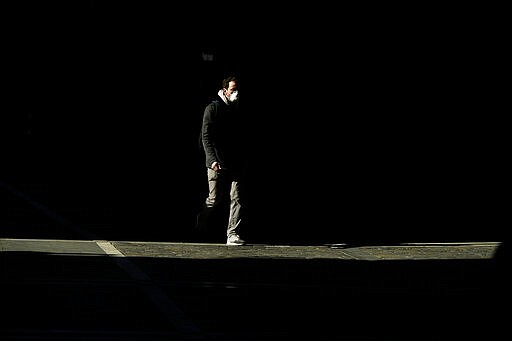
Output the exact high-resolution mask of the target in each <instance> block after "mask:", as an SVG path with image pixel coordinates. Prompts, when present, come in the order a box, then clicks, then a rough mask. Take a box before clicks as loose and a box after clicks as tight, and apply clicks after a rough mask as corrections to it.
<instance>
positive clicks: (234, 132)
mask: <svg viewBox="0 0 512 341" xmlns="http://www.w3.org/2000/svg"><path fill="white" fill-rule="evenodd" d="M245 121H246V118H245V117H244V116H243V112H242V111H241V110H240V105H239V104H238V103H235V104H230V105H227V104H226V103H224V101H222V99H220V98H219V99H215V100H213V101H212V102H211V103H210V104H208V105H207V106H206V108H205V110H204V113H203V122H202V127H201V143H202V146H203V149H204V152H205V161H206V167H208V168H210V167H211V165H212V163H213V162H215V161H217V162H219V163H220V165H221V167H222V168H224V169H240V168H241V167H244V166H245V164H246V154H247V142H246V141H247V140H246V136H247V130H246V128H247V127H246V124H245Z"/></svg>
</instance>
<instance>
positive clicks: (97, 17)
mask: <svg viewBox="0 0 512 341" xmlns="http://www.w3.org/2000/svg"><path fill="white" fill-rule="evenodd" d="M58 3H59V4H60V5H57V4H54V5H46V4H45V5H43V4H38V5H34V7H33V8H32V9H33V10H34V11H22V12H18V13H20V14H22V18H23V20H21V21H19V22H17V23H16V27H17V28H19V29H17V30H16V34H13V35H12V36H10V37H9V39H8V42H7V45H6V51H9V53H8V54H7V56H6V57H7V59H8V65H9V71H8V75H7V78H6V79H7V82H8V84H10V86H9V87H8V88H9V89H8V94H7V96H6V97H7V98H8V100H7V101H6V102H5V103H4V108H5V112H6V114H5V115H2V122H4V121H3V120H5V123H1V124H0V126H1V128H0V129H2V136H5V137H6V141H8V143H6V144H5V146H9V147H8V148H7V149H8V150H7V151H6V153H5V158H4V162H3V164H4V165H5V167H3V168H2V171H3V174H2V177H3V179H4V180H5V181H6V182H8V183H11V184H13V185H16V184H23V183H41V184H46V185H48V187H47V188H48V190H47V192H46V193H39V194H34V193H32V194H34V195H35V198H36V199H38V198H40V199H41V202H42V203H43V204H46V205H47V206H50V207H55V208H56V209H57V208H59V207H63V206H70V207H82V208H87V210H88V211H89V212H90V213H89V215H88V216H87V215H85V216H84V215H82V216H80V215H78V216H77V215H70V217H71V218H72V220H74V221H75V222H76V223H77V224H80V223H81V222H94V221H100V220H101V221H102V222H104V223H105V225H107V227H105V229H104V230H99V231H98V234H99V235H101V236H104V237H105V238H106V239H113V240H116V239H117V240H119V239H131V240H155V241H179V240H188V239H190V236H191V234H192V229H193V227H194V225H195V221H196V214H197V213H198V210H199V209H200V206H201V203H202V200H203V198H204V191H205V186H206V182H205V177H204V165H203V162H202V154H201V153H200V151H199V150H198V148H197V147H198V146H197V142H198V141H197V137H198V133H199V129H200V121H201V115H202V112H203V109H204V105H205V104H206V103H208V101H209V100H210V99H211V97H212V96H215V93H216V91H217V87H218V81H219V80H220V78H222V77H223V76H224V75H226V74H228V73H236V74H239V75H240V78H241V81H242V86H243V89H244V95H243V96H244V101H246V103H247V107H248V108H249V113H248V114H249V115H250V116H251V119H252V121H251V123H252V124H251V129H250V131H248V132H247V134H248V135H250V136H251V139H252V141H253V143H252V146H251V150H249V151H248V153H250V155H251V157H250V159H251V170H250V184H249V187H250V188H249V203H248V212H249V213H248V222H249V224H250V227H249V228H248V231H247V234H248V235H249V236H250V238H251V239H252V241H253V242H268V243H299V244H308V243H309V244H316V243H341V242H347V241H348V242H363V243H364V242H373V241H377V242H379V241H381V242H384V241H385V242H388V241H389V242H394V241H474V240H480V241H482V240H489V241H500V240H502V239H503V230H504V225H503V221H506V219H503V212H504V209H505V205H504V203H503V201H502V200H501V199H500V198H501V197H503V195H505V194H504V193H502V192H503V190H502V188H503V179H505V176H504V169H505V167H504V158H503V157H502V155H506V152H503V149H504V147H503V146H505V145H508V144H507V143H505V142H506V141H505V139H506V138H505V136H507V135H506V133H505V132H504V127H506V125H505V124H503V122H501V117H503V115H501V114H500V113H501V111H500V110H499V108H498V106H497V102H496V101H495V99H494V98H495V94H496V93H497V92H495V91H493V90H492V87H489V85H488V84H495V83H496V82H495V75H499V74H501V70H500V67H499V61H500V60H499V57H500V56H502V55H503V54H502V53H501V52H502V51H501V46H502V44H501V43H499V39H498V36H497V35H495V34H494V33H492V34H489V35H485V34H483V33H482V31H480V30H476V29H474V28H472V27H468V26H466V25H463V26H461V27H467V28H468V29H467V31H464V32H460V31H459V30H458V29H457V27H459V26H458V25H456V24H455V23H454V22H453V21H452V20H446V18H444V19H442V20H440V21H439V22H438V26H436V29H433V28H432V29H427V28H428V27H431V25H430V24H425V25H423V24H424V23H425V21H422V20H425V18H416V19H417V20H408V19H405V18H404V19H403V20H398V21H396V22H393V23H392V22H391V20H390V21H389V22H388V21H387V20H385V19H384V17H385V16H383V17H380V16H376V17H374V16H372V15H370V13H368V12H367V11H364V13H365V15H364V16H363V17H359V16H357V15H355V16H354V17H353V18H352V20H347V21H343V24H339V18H335V17H332V15H327V14H328V13H323V12H322V11H323V10H325V9H323V10H322V11H320V12H321V13H319V12H316V11H312V12H311V11H310V10H309V9H306V8H301V7H300V6H299V8H297V9H296V10H297V12H295V13H296V14H299V13H303V14H305V15H306V18H314V17H315V15H321V18H323V20H322V24H321V25H320V26H314V25H305V22H304V21H303V20H301V19H299V18H300V16H299V15H295V16H293V17H291V16H290V15H289V13H288V12H287V11H286V10H285V11H283V10H278V9H276V10H275V11H273V12H272V13H266V14H265V15H263V17H262V18H265V19H264V20H263V21H264V22H265V25H264V27H262V25H261V23H260V22H256V23H255V22H254V20H250V18H252V15H253V14H254V12H252V11H251V13H250V14H251V15H249V13H247V12H245V11H243V12H242V13H238V14H237V16H236V18H237V20H236V25H235V27H236V30H234V31H236V32H233V36H231V38H232V40H230V41H224V39H221V38H220V34H221V33H219V32H221V31H222V28H223V27H222V23H221V22H218V21H217V18H218V17H217V16H216V15H215V13H218V12H216V11H212V12H210V11H208V10H206V8H205V9H204V11H199V10H192V9H191V8H190V7H189V6H185V7H188V8H185V9H182V10H180V11H175V8H174V5H162V7H160V9H162V11H163V12H162V13H171V12H172V13H173V14H172V15H171V18H170V17H168V16H163V17H162V16H159V15H156V13H157V12H159V10H158V7H159V6H152V5H148V4H146V5H142V4H141V3H138V2H128V3H118V4H114V3H110V4H103V3H100V2H98V1H94V2H79V3H77V4H75V5H70V4H68V5H67V6H66V5H65V4H64V2H58ZM61 5H62V8H61V11H57V10H56V8H57V7H59V6H61ZM30 6H32V5H27V8H30ZM211 7H213V8H212V10H213V9H214V7H215V6H213V5H212V6H211ZM45 9H46V10H45ZM123 9H124V10H127V11H128V12H129V13H130V14H131V15H126V16H121V15H117V14H116V13H117V11H118V10H123ZM166 10H167V11H166ZM254 11H256V12H258V11H257V9H254ZM29 12H30V13H29ZM263 12H266V11H263ZM327 12H328V11H327ZM62 13H66V15H61V14H62ZM70 13H71V14H72V15H71V14H70ZM334 13H337V11H334ZM443 13H444V11H443ZM29 14H30V15H29ZM43 14H47V15H43ZM68 14H70V15H68ZM261 14H263V13H261ZM178 17H179V18H180V19H183V20H185V19H184V18H188V19H190V21H187V23H188V26H187V28H186V29H184V28H183V26H182V25H180V24H178V21H179V20H175V19H176V18H178ZM283 18H286V19H287V20H286V24H285V23H283V21H282V19H283ZM411 21H412V22H411ZM427 22H428V23H430V21H427ZM255 27H257V29H254V28H255ZM489 29H490V28H489ZM319 36H322V37H324V38H323V39H324V40H322V41H325V43H323V42H321V41H320V40H318V38H317V37H319ZM114 208H115V209H114ZM64 214H65V215H66V214H70V213H64ZM223 237H224V236H222V237H220V236H219V237H218V238H223ZM214 238H217V237H214Z"/></svg>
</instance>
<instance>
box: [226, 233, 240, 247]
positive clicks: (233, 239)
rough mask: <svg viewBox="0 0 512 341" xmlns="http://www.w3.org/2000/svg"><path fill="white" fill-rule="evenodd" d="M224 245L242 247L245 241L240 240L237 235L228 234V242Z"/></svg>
mask: <svg viewBox="0 0 512 341" xmlns="http://www.w3.org/2000/svg"><path fill="white" fill-rule="evenodd" d="M226 244H227V245H244V244H245V240H243V239H242V238H240V236H239V235H237V234H230V235H229V236H228V240H227V242H226Z"/></svg>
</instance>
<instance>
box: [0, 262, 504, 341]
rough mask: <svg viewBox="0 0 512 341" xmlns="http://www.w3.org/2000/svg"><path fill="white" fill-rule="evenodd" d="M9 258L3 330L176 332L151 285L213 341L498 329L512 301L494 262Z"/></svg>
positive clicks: (399, 336)
mask: <svg viewBox="0 0 512 341" xmlns="http://www.w3.org/2000/svg"><path fill="white" fill-rule="evenodd" d="M0 257H1V262H0V264H2V289H3V290H4V292H5V293H8V294H7V295H5V300H4V301H3V305H2V307H3V310H4V311H5V312H6V314H5V316H4V324H3V327H2V334H3V336H16V335H18V336H19V335H21V334H23V333H30V332H34V333H35V334H36V335H51V334H52V333H54V332H55V331H58V330H68V331H73V330H79V331H83V332H84V333H96V334H95V335H97V337H101V336H102V335H103V336H104V335H107V334H108V335H116V333H121V334H122V333H129V332H132V333H141V334H140V335H142V336H141V337H146V340H153V339H155V340H159V339H160V337H163V335H164V334H165V333H173V332H175V331H176V330H173V328H172V326H171V325H170V324H169V323H168V322H165V319H164V317H163V316H162V315H161V314H160V313H159V312H158V311H157V309H156V307H155V306H152V304H151V302H148V300H147V297H145V296H144V293H143V292H142V291H141V290H140V288H141V286H143V285H155V286H158V287H160V288H163V290H164V291H165V292H166V293H167V295H168V296H169V298H170V299H171V300H172V301H173V302H174V304H176V306H177V307H178V308H179V309H180V310H181V311H183V312H184V314H185V316H186V317H187V318H188V319H190V320H191V321H192V322H193V323H194V324H196V325H197V326H199V327H200V328H201V330H202V332H203V333H204V334H205V335H209V338H206V339H207V340H210V339H211V340H232V339H233V340H234V339H236V338H237V337H241V338H243V339H251V336H255V337H256V336H261V335H265V337H266V339H269V340H277V339H279V338H282V337H283V335H287V336H293V337H295V336H308V337H311V338H315V339H317V340H333V339H335V340H339V339H343V340H377V339H378V340H454V339H462V338H464V339H466V338H468V337H469V338H470V339H477V338H478V337H483V336H485V337H497V336H498V335H502V334H501V332H503V331H504V330H505V329H504V322H505V321H504V320H505V314H504V309H505V310H506V306H507V304H508V302H509V301H508V299H509V298H508V295H509V294H508V293H507V290H506V287H505V286H504V283H503V282H502V281H501V280H502V278H501V276H502V273H500V272H497V271H496V268H495V267H494V263H493V262H492V261H491V260H436V261H379V262H364V261H352V260H334V259H309V260H305V259H269V258H230V259H184V258H179V259H178V258H161V257H159V258H146V257H143V258H139V257H130V258H128V260H129V261H130V262H132V263H134V264H135V265H136V266H138V267H139V268H140V269H142V270H143V271H144V272H145V273H146V274H148V275H149V276H150V278H151V282H150V283H144V282H137V281H133V280H130V279H129V278H128V276H127V274H125V273H123V272H122V271H121V270H120V268H118V267H117V266H116V265H115V264H114V262H112V258H109V257H106V256H97V255H88V256H86V255H77V254H74V255H64V254H60V255H57V254H51V253H44V252H3V253H2V254H1V255H0ZM496 302H501V305H502V308H500V309H497V306H496ZM20 306H21V307H25V308H24V309H22V310H20V309H18V308H19V307H20ZM234 312H236V313H234ZM226 316H229V319H230V322H229V323H226V320H225V319H226ZM369 326H371V328H370V327H369ZM83 335H84V334H83ZM132 335H134V334H132ZM7 339H8V338H7Z"/></svg>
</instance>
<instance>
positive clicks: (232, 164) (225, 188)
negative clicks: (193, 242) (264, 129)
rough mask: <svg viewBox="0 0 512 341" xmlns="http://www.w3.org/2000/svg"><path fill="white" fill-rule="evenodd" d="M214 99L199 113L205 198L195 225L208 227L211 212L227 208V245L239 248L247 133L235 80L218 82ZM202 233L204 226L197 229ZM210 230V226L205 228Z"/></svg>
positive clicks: (231, 78)
mask: <svg viewBox="0 0 512 341" xmlns="http://www.w3.org/2000/svg"><path fill="white" fill-rule="evenodd" d="M217 95H218V97H217V98H216V99H214V100H213V101H212V102H211V103H209V104H208V105H207V106H206V108H205V110H204V113H203V120H202V127H201V143H202V147H203V150H204V155H205V163H206V168H207V178H208V195H207V197H206V200H205V202H204V208H203V210H202V211H201V212H200V213H199V214H198V217H197V218H198V219H197V224H198V225H203V224H205V223H206V221H207V220H208V218H210V221H208V222H207V223H206V224H210V225H211V223H212V220H211V217H212V213H213V212H220V210H221V209H222V207H223V205H227V204H229V217H227V229H226V235H227V241H226V244H227V245H243V244H245V241H244V240H243V239H242V238H241V237H240V228H241V221H242V207H243V206H244V204H243V187H244V176H245V171H246V159H245V155H246V154H247V151H246V143H245V142H244V141H245V136H246V135H247V131H246V129H245V124H244V116H243V114H242V112H241V110H240V103H239V98H238V80H237V78H236V77H234V76H230V77H228V78H225V79H223V80H222V88H221V89H220V90H219V91H218V93H217ZM197 227H198V228H199V229H204V226H197ZM208 227H211V226H208Z"/></svg>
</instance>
